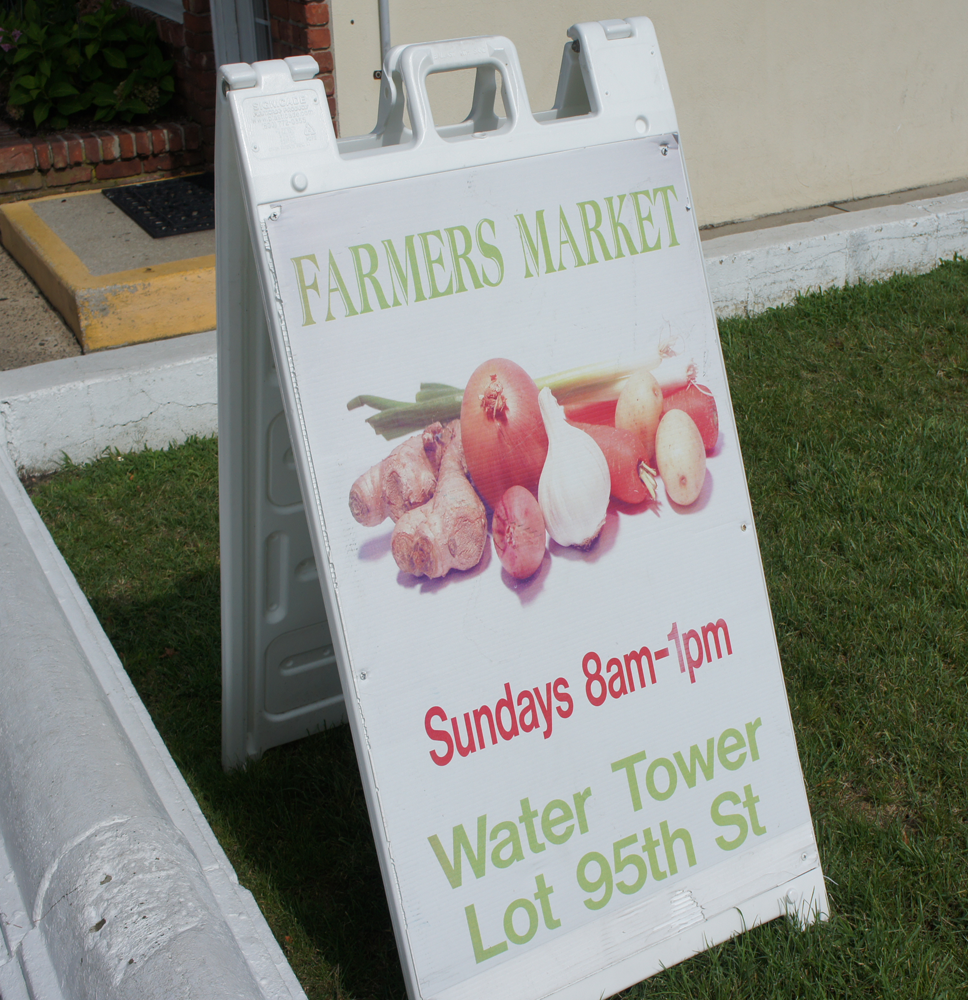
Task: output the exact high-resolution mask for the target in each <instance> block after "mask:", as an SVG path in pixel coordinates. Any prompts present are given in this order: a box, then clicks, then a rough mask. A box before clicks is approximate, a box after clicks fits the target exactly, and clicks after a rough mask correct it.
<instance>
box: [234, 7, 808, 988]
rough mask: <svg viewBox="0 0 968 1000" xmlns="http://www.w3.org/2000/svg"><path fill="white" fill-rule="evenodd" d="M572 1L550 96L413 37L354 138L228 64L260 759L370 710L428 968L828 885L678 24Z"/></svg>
mask: <svg viewBox="0 0 968 1000" xmlns="http://www.w3.org/2000/svg"><path fill="white" fill-rule="evenodd" d="M568 34H569V38H570V41H569V43H568V44H567V45H566V47H565V51H564V56H563V61H562V72H561V78H560V82H559V87H558V95H557V98H556V102H555V107H554V108H552V109H551V110H550V111H548V112H543V113H538V114H532V112H531V110H530V107H529V104H528V100H527V95H526V93H525V88H524V84H523V79H522V74H521V69H520V66H519V63H518V59H517V55H516V53H515V50H514V47H513V46H512V44H511V43H510V42H509V41H508V40H507V39H504V38H470V39H458V40H451V41H446V42H436V43H429V44H424V45H409V46H401V47H398V48H396V49H393V50H391V51H390V53H389V54H388V56H387V60H386V63H385V65H384V70H383V77H384V79H383V91H382V98H381V108H380V115H379V121H378V124H377V128H376V129H375V130H374V132H373V133H371V134H370V135H368V136H363V137H358V138H353V139H343V140H336V138H335V137H334V134H333V131H332V128H331V125H330V122H329V113H328V107H327V103H326V96H325V94H324V92H323V89H322V85H321V84H320V83H319V82H318V81H316V80H314V79H312V76H313V72H314V68H315V67H314V66H313V65H311V64H310V62H307V61H305V60H303V59H289V60H285V61H281V62H268V63H257V64H255V65H253V66H248V65H232V66H225V67H223V68H222V70H221V81H222V86H221V94H220V98H219V151H218V167H217V169H218V172H219V173H218V186H217V191H218V255H219V256H218V267H219V365H220V404H219V405H220V435H221V440H220V452H221V459H220V461H221V462H222V470H221V473H220V486H221V491H222V531H223V544H222V559H223V616H224V617H223V636H224V639H223V641H224V647H225V653H224V666H223V669H224V673H225V676H226V680H225V693H226V697H225V712H226V741H225V747H226V750H225V757H226V763H227V764H229V765H231V764H233V763H238V762H241V761H244V760H245V759H246V758H248V757H253V756H257V755H258V754H259V753H260V752H261V751H262V750H264V749H265V748H266V747H268V746H271V745H273V744H274V743H279V742H282V741H284V740H287V739H292V738H295V737H296V736H298V735H300V734H301V733H303V732H308V731H312V730H314V729H318V728H320V727H321V726H323V725H325V724H327V723H329V722H332V721H336V720H337V719H339V718H341V717H343V716H345V718H346V719H347V720H348V722H349V724H350V726H351V728H352V732H353V738H354V742H355V745H356V750H357V758H358V761H359V765H360V771H361V775H362V780H363V786H364V789H365V792H366V797H367V804H368V807H369V812H370V817H371V823H372V827H373V833H374V837H375V841H376V846H377V853H378V856H379V858H380V863H381V866H382V871H383V877H384V884H385V888H386V892H387V896H388V900H389V903H390V911H391V914H392V918H393V923H394V929H395V934H396V940H397V944H398V949H399V953H400V958H401V962H402V965H403V969H404V975H405V979H406V983H407V988H408V990H409V992H410V995H411V996H412V997H414V998H417V997H426V998H430V997H434V998H440V1000H458V998H465V997H466V998H470V997H476V996H480V995H483V994H485V993H486V994H488V995H495V996H500V997H502V998H506V1000H531V998H536V997H545V996H555V997H569V998H570V997H574V998H576V1000H579V998H580V1000H591V998H597V997H601V996H606V995H609V994H611V993H614V992H616V991H618V990H620V989H622V988H624V987H626V986H628V985H630V984H631V983H634V982H636V981H638V980H640V979H642V978H644V977H646V976H648V975H651V974H653V973H655V972H657V971H659V970H660V969H661V968H663V967H665V966H668V965H670V964H672V963H675V962H678V961H681V960H682V959H684V958H687V957H688V956H689V955H691V954H694V953H696V952H698V951H701V950H702V949H703V948H705V947H708V946H709V945H710V944H712V943H715V942H719V941H722V940H724V939H726V938H727V937H729V936H731V935H733V934H736V933H739V932H741V931H742V930H744V929H746V928H749V927H752V926H754V925H755V924H757V923H760V922H762V921H765V920H769V919H773V918H775V917H777V916H780V915H783V914H792V915H795V916H797V917H798V918H799V919H800V920H811V919H813V918H815V917H816V916H818V915H823V914H824V913H825V912H826V910H827V898H826V893H825V890H824V882H823V874H822V871H821V867H820V862H819V858H818V854H817V846H816V841H815V837H814V833H813V827H812V823H811V819H810V813H809V808H808V804H807V800H806V795H805V792H804V786H803V778H802V774H801V771H800V766H799V760H798V756H797V750H796V743H795V739H794V734H793V728H792V723H791V719H790V713H789V708H788V705H787V701H786V694H785V689H784V685H783V678H782V672H781V669H780V662H779V656H778V651H777V646H776V640H775V636H774V631H773V623H772V617H771V614H770V608H769V603H768V599H767V594H766V587H765V582H764V577H763V570H762V564H761V561H760V557H759V549H758V545H757V541H756V533H755V531H754V530H753V521H752V513H751V510H750V503H749V496H748V492H747V488H746V480H745V473H744V470H743V464H742V459H741V456H740V452H739V444H738V439H737V435H736V428H735V424H734V421H733V415H732V409H731V406H730V401H729V392H728V387H727V384H726V376H725V371H724V367H723V360H722V354H721V351H720V346H719V340H718V334H717V329H716V322H715V314H714V311H713V306H712V302H711V298H710V295H709V290H708V286H707V283H706V279H705V273H704V269H703V259H702V253H701V250H700V245H699V233H698V228H697V225H696V221H695V218H694V213H693V211H692V202H691V196H690V193H689V185H688V181H687V177H686V173H685V166H684V162H683V158H682V150H681V147H680V143H679V138H678V132H677V125H676V120H675V113H674V110H673V105H672V101H671V98H670V95H669V90H668V85H667V83H666V77H665V73H664V70H663V67H662V62H661V58H660V55H659V49H658V45H657V41H656V37H655V33H654V30H653V26H652V24H651V22H650V21H649V20H648V19H646V18H629V19H627V20H624V21H604V22H595V23H589V24H579V25H576V26H574V27H573V28H571V29H570V30H569V32H568ZM467 68H470V69H476V71H477V75H476V80H477V83H476V86H475V94H474V101H473V107H472V110H471V114H470V115H469V116H468V119H467V120H466V121H465V122H463V123H460V124H458V125H453V126H448V127H441V128H438V127H436V126H435V124H434V119H433V114H432V110H431V107H430V104H429V100H428V97H427V90H426V82H427V76H428V75H429V74H431V73H439V72H446V71H451V70H458V69H467ZM498 94H499V95H500V106H499V105H498V104H497V99H498ZM700 387H701V388H700ZM410 400H413V402H412V403H411V402H408V401H410ZM667 411H668V412H667ZM282 414H284V417H283V416H282ZM457 418H459V420H458V419H457ZM568 420H571V421H572V423H569V422H568ZM574 423H578V424H580V425H581V426H580V427H577V428H576V427H575V426H574ZM602 427H604V428H605V431H604V434H605V437H604V438H603V437H602V436H601V435H602V433H603V431H602V430H601V428H602ZM596 428H598V429H596ZM616 429H617V430H616ZM374 430H376V431H378V432H379V433H374ZM617 431H625V432H627V434H630V435H632V443H631V444H629V443H628V437H625V436H623V435H621V434H620V435H619V437H621V438H622V441H623V442H624V443H622V444H617V443H616V442H615V438H614V433H613V432H617ZM397 435H403V437H402V438H401V439H400V440H399V441H398V440H397ZM398 447H399V450H397V449H398ZM628 448H631V449H632V452H631V453H630V452H629V451H628ZM642 449H644V454H640V453H639V452H640V451H641V450H642ZM391 451H392V452H393V457H392V458H390V457H389V456H390V453H391ZM606 452H607V453H608V457H609V458H611V459H612V466H610V465H609V464H608V460H607V458H606ZM653 460H654V462H655V466H652V465H649V464H648V463H649V462H652V461H653ZM630 468H631V470H632V472H633V474H634V477H633V478H634V479H635V481H636V482H637V484H638V485H636V482H633V483H631V487H630V488H631V492H627V490H626V486H627V485H628V484H627V483H626V485H623V483H625V480H624V479H623V477H622V475H621V473H622V472H623V471H625V472H628V471H629V469H630ZM653 468H657V471H658V479H657V480H655V479H653V478H651V476H650V473H649V470H650V469H653ZM428 477H429V480H430V482H429V485H428V484H427V482H426V480H427V479H428ZM636 491H638V492H636ZM643 491H644V492H643ZM653 493H654V495H653ZM536 511H537V514H536ZM384 513H389V515H390V517H389V519H386V518H383V519H381V515H383V514H384ZM539 527H540V528H543V529H547V536H540V537H541V538H544V539H545V540H544V541H543V542H542V541H540V540H538V538H539V535H538V531H539ZM535 554H537V561H536V564H535V563H530V564H529V563H528V561H527V560H528V558H530V557H533V556H535ZM535 565H536V566H537V568H534V566H535ZM320 589H321V594H322V602H320ZM324 608H325V610H324ZM327 622H328V625H327V624H326V623H327ZM337 671H338V673H337Z"/></svg>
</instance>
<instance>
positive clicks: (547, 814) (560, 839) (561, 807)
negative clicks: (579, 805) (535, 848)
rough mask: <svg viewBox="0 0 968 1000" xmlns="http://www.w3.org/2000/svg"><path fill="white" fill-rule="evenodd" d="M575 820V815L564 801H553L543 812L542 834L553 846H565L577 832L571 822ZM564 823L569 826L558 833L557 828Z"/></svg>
mask: <svg viewBox="0 0 968 1000" xmlns="http://www.w3.org/2000/svg"><path fill="white" fill-rule="evenodd" d="M574 818H575V814H574V813H573V812H572V811H571V807H570V806H569V805H568V803H567V802H565V801H564V799H552V800H551V801H550V802H549V803H548V804H547V805H546V806H545V807H544V809H543V810H542V811H541V832H542V833H543V834H544V835H545V839H546V840H550V841H551V843H552V844H563V843H564V842H565V841H566V840H567V839H568V838H569V837H570V836H571V835H572V834H573V833H574V832H575V824H574V823H571V822H570V821H571V820H573V819H574ZM564 823H568V826H567V827H566V828H565V829H564V830H562V831H561V833H556V832H555V827H557V826H561V825H562V824H564Z"/></svg>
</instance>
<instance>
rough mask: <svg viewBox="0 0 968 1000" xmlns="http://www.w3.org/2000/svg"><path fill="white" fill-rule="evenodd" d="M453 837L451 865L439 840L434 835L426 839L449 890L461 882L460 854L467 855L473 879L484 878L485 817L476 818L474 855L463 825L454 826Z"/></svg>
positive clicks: (485, 853)
mask: <svg viewBox="0 0 968 1000" xmlns="http://www.w3.org/2000/svg"><path fill="white" fill-rule="evenodd" d="M453 837H454V860H453V863H451V860H450V858H448V857H447V852H446V851H445V850H444V845H443V844H441V842H440V838H439V837H438V836H437V834H436V833H435V834H434V835H433V836H432V837H428V838H427V839H428V840H429V841H430V846H431V847H432V848H433V849H434V854H435V855H437V860H438V861H439V862H440V867H441V868H443V870H444V874H445V875H446V876H447V881H448V882H450V885H451V888H452V889H456V888H458V887H459V886H460V884H461V883H462V881H463V875H462V873H461V853H462V852H463V853H464V854H466V855H467V860H468V861H469V862H470V865H471V870H472V871H473V872H474V877H475V878H483V877H484V867H485V865H486V864H487V848H486V846H485V845H486V843H487V815H486V814H485V815H483V816H478V817H477V853H476V854H475V853H474V851H473V849H472V848H471V842H470V840H469V839H468V837H467V833H466V831H465V830H464V825H463V824H461V825H460V826H455V827H454V831H453Z"/></svg>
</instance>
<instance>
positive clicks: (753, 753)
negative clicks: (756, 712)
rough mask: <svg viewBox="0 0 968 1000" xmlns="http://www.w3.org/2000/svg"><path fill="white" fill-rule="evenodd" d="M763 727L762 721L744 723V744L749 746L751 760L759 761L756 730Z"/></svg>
mask: <svg viewBox="0 0 968 1000" xmlns="http://www.w3.org/2000/svg"><path fill="white" fill-rule="evenodd" d="M762 725H763V720H762V719H757V720H756V721H755V722H747V723H746V742H747V743H749V745H750V758H751V759H752V760H759V759H760V751H759V750H758V749H757V747H756V730H757V729H759V728H760V726H762Z"/></svg>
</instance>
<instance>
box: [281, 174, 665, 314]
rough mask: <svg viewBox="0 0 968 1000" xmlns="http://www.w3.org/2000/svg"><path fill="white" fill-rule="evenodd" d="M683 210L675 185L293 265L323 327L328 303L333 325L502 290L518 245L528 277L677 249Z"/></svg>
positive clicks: (330, 253) (302, 296)
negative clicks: (678, 212) (676, 213)
mask: <svg viewBox="0 0 968 1000" xmlns="http://www.w3.org/2000/svg"><path fill="white" fill-rule="evenodd" d="M675 205H678V195H677V194H676V189H675V187H674V186H673V185H671V184H667V185H665V186H663V187H656V188H653V189H651V190H648V189H644V190H641V191H631V192H629V193H627V194H618V195H609V196H607V197H604V198H601V199H589V200H588V201H579V202H576V203H575V204H574V205H559V206H558V211H557V220H556V219H555V212H554V210H553V209H551V210H547V209H544V208H540V209H537V210H536V211H535V213H534V216H533V220H532V218H531V217H530V215H527V214H525V213H522V212H519V213H516V214H515V215H514V218H513V221H512V220H510V219H509V220H507V222H506V223H504V224H502V226H501V227H500V229H501V232H500V233H499V232H498V228H499V227H498V224H497V223H496V222H495V220H494V219H479V220H478V221H477V222H476V223H474V224H473V225H471V226H466V225H460V224H458V225H453V226H446V227H444V228H441V229H431V230H427V231H426V232H422V233H413V234H411V235H408V236H403V237H396V238H395V239H394V238H387V239H381V240H378V241H376V242H373V243H358V244H356V245H355V246H351V247H346V248H345V249H339V250H335V251H334V250H333V249H332V248H330V249H329V250H327V251H325V252H324V253H315V252H314V253H307V254H301V255H300V256H297V257H291V258H290V261H291V263H292V266H293V268H294V269H295V275H296V285H297V288H298V290H299V300H300V305H301V307H302V325H303V326H313V325H315V324H316V322H317V320H316V316H317V315H318V314H319V312H320V309H321V306H322V304H323V303H324V302H325V305H326V314H325V318H326V320H327V321H332V320H335V319H341V318H349V317H353V316H363V315H366V314H367V313H372V312H375V311H377V310H383V309H392V308H394V307H395V306H404V305H412V304H414V303H417V302H427V301H429V300H431V299H439V298H443V297H445V296H448V295H456V294H459V293H460V292H467V291H472V290H479V289H482V288H496V287H497V286H498V285H500V284H501V282H502V281H503V280H504V277H505V259H506V255H507V252H508V246H507V244H508V243H510V242H511V241H512V240H514V242H515V243H517V244H518V246H519V247H520V251H521V258H520V261H519V264H518V267H519V271H518V273H520V274H521V276H522V277H524V278H534V277H538V276H540V275H547V274H552V273H557V272H559V271H566V270H569V269H573V268H578V267H587V266H588V265H589V264H598V263H603V262H607V261H613V260H620V259H622V258H624V257H626V256H628V257H634V256H637V255H638V254H642V253H649V252H651V251H654V250H662V249H668V248H670V247H676V246H678V245H679V239H678V237H677V236H676V227H675V220H674V218H673V207H674V206H675ZM556 225H557V229H556ZM512 234H513V235H512ZM499 237H501V240H503V241H504V249H503V250H502V249H501V245H499V239H498V238H499ZM321 276H322V279H323V281H322V284H321V283H320V277H321Z"/></svg>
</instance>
